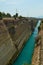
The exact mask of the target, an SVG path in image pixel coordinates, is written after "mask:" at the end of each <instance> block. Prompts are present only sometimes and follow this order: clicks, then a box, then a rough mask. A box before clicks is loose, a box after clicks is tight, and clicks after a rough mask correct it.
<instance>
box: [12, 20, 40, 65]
mask: <svg viewBox="0 0 43 65" xmlns="http://www.w3.org/2000/svg"><path fill="white" fill-rule="evenodd" d="M40 23H41V21H38V23H37V25H36V28H35V30H34V32H33V33H32V35H31V36H30V39H28V41H27V42H26V45H25V47H24V48H23V50H22V52H21V53H20V55H19V56H18V58H17V59H16V61H15V62H14V63H13V64H12V65H24V64H25V63H28V64H30V63H31V60H32V54H33V52H34V47H35V38H36V36H37V35H38V27H39V26H40Z"/></svg>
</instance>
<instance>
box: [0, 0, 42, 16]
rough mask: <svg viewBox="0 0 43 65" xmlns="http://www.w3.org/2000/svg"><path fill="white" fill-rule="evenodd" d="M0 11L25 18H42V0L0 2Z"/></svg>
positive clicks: (4, 0)
mask: <svg viewBox="0 0 43 65" xmlns="http://www.w3.org/2000/svg"><path fill="white" fill-rule="evenodd" d="M0 11H1V12H5V13H10V14H11V15H14V14H15V13H16V12H17V13H18V14H19V15H22V16H26V17H39V16H43V0H0Z"/></svg>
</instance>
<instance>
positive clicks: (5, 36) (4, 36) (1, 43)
mask: <svg viewBox="0 0 43 65" xmlns="http://www.w3.org/2000/svg"><path fill="white" fill-rule="evenodd" d="M13 51H14V52H13ZM15 52H16V48H15V46H13V42H12V39H11V38H10V35H9V33H8V30H7V29H6V26H5V25H4V23H3V21H2V20H0V65H6V64H7V63H8V62H9V60H10V59H11V57H12V56H13V54H14V53H15Z"/></svg>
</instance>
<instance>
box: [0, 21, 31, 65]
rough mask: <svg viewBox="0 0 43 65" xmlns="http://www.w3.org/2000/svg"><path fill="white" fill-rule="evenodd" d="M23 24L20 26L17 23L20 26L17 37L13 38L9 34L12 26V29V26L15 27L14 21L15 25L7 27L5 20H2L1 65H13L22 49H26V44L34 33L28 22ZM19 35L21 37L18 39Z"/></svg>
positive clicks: (0, 28) (0, 40)
mask: <svg viewBox="0 0 43 65" xmlns="http://www.w3.org/2000/svg"><path fill="white" fill-rule="evenodd" d="M8 22H9V21H8ZM11 22H12V21H11ZM23 22H24V23H23ZM23 22H22V23H20V24H18V23H17V25H19V26H18V28H17V29H16V30H17V34H15V35H13V34H12V35H13V37H14V38H13V37H12V36H11V34H10V33H9V31H8V29H9V26H10V25H11V27H12V25H13V27H14V20H13V24H12V23H10V25H9V23H8V26H6V25H5V23H4V22H3V20H0V65H6V64H7V65H8V64H12V62H13V61H14V60H15V59H16V58H17V56H18V55H19V53H20V52H21V50H22V48H23V47H24V45H25V42H26V41H27V40H28V38H29V37H30V35H31V33H32V32H31V30H30V29H29V28H30V26H29V23H28V22H27V23H25V22H26V21H23ZM20 26H22V27H20ZM20 29H21V30H20ZM22 29H23V30H22ZM18 30H20V33H19V32H18ZM18 35H19V37H17V36H18ZM15 36H16V41H15Z"/></svg>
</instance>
